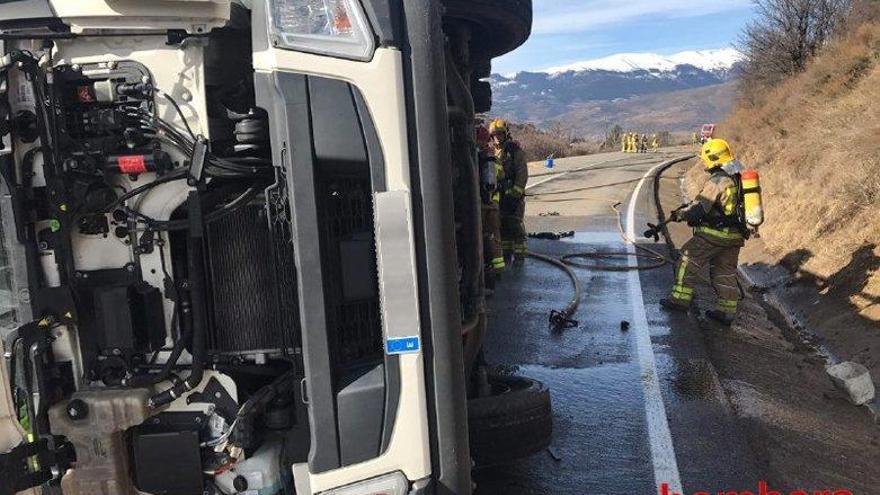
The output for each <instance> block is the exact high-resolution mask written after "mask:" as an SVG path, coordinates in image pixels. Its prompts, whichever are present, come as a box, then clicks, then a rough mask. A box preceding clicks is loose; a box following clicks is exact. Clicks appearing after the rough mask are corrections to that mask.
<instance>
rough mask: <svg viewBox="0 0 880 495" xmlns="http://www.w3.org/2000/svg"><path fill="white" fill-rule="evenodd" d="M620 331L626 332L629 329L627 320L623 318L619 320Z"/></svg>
mask: <svg viewBox="0 0 880 495" xmlns="http://www.w3.org/2000/svg"><path fill="white" fill-rule="evenodd" d="M620 331H621V332H628V331H629V322H628V321H626V320H624V321H621V322H620Z"/></svg>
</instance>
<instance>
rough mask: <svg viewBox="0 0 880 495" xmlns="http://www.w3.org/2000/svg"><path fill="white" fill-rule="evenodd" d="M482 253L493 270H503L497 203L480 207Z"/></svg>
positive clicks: (499, 215)
mask: <svg viewBox="0 0 880 495" xmlns="http://www.w3.org/2000/svg"><path fill="white" fill-rule="evenodd" d="M482 213H483V239H485V240H486V245H485V246H484V251H485V253H486V259H487V260H488V264H490V265H492V267H493V268H495V270H499V271H500V270H504V268H505V263H504V251H503V250H502V249H501V212H500V211H499V209H498V203H495V202H494V201H493V202H492V203H491V204H485V203H484V204H483V205H482Z"/></svg>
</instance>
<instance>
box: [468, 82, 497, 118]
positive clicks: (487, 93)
mask: <svg viewBox="0 0 880 495" xmlns="http://www.w3.org/2000/svg"><path fill="white" fill-rule="evenodd" d="M471 96H472V97H473V98H474V112H476V113H486V112H488V111H489V110H492V86H491V85H490V84H489V82H488V81H474V82H472V83H471Z"/></svg>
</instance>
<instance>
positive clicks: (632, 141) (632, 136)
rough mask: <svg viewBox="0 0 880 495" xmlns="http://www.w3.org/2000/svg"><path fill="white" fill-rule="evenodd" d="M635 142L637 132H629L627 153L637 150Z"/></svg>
mask: <svg viewBox="0 0 880 495" xmlns="http://www.w3.org/2000/svg"><path fill="white" fill-rule="evenodd" d="M635 142H636V141H635V133H633V132H630V133H629V134H627V136H626V152H627V153H635V151H636V147H635Z"/></svg>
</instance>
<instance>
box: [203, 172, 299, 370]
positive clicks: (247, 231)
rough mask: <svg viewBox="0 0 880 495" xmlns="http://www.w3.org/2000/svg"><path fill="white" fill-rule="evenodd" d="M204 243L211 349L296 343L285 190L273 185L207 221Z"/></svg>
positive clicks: (278, 346)
mask: <svg viewBox="0 0 880 495" xmlns="http://www.w3.org/2000/svg"><path fill="white" fill-rule="evenodd" d="M206 234H207V235H206V238H207V242H208V264H209V274H210V280H209V286H210V291H211V298H210V301H211V316H212V324H211V325H210V331H209V333H208V349H209V350H211V352H213V353H248V352H258V351H264V352H278V351H282V350H290V349H294V348H296V347H299V346H300V329H299V327H300V322H299V311H298V308H299V305H298V300H297V287H296V267H295V262H294V252H293V239H292V235H291V225H290V213H289V209H288V206H287V202H286V192H285V191H284V190H283V189H281V190H275V191H272V192H270V193H269V194H268V196H267V199H266V200H265V201H262V200H257V201H254V202H253V203H251V204H249V205H247V206H245V207H243V208H241V209H240V210H238V211H237V212H235V213H233V214H230V215H227V216H225V217H223V218H221V219H219V220H218V221H216V222H214V223H211V224H210V225H209V226H208V228H207V232H206Z"/></svg>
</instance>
